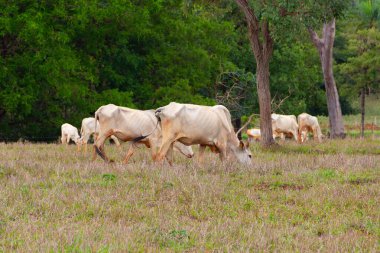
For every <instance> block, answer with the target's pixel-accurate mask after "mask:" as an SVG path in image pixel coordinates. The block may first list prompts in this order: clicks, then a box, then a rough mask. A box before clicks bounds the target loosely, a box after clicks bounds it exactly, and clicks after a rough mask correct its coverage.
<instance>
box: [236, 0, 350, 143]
mask: <svg viewBox="0 0 380 253" xmlns="http://www.w3.org/2000/svg"><path fill="white" fill-rule="evenodd" d="M235 2H236V3H237V5H238V6H239V8H240V10H241V11H242V13H243V14H244V17H245V20H246V22H247V27H248V34H249V35H248V36H249V41H250V45H251V48H252V51H253V53H254V56H255V60H256V78H257V90H258V96H259V105H260V130H261V134H262V145H263V146H270V145H272V144H273V143H274V141H273V138H272V127H271V105H270V101H271V94H270V89H269V86H270V84H269V82H270V72H269V62H270V59H271V56H272V53H273V47H274V39H279V38H281V37H284V35H285V34H286V32H287V31H294V28H295V27H299V25H302V24H306V25H310V24H314V25H315V24H318V23H320V22H321V21H324V20H333V21H332V22H330V23H331V24H330V25H329V26H326V32H329V36H328V37H326V39H328V41H331V40H332V41H333V36H332V35H333V33H332V32H335V19H334V17H336V16H339V15H340V13H341V12H342V11H343V10H344V8H343V7H345V6H346V5H347V2H346V1H344V0H335V1H328V0H318V1H310V2H308V1H292V2H291V3H289V1H285V0H284V1H271V2H267V1H263V0H260V1H259V0H258V1H253V3H251V4H250V3H249V2H248V0H235ZM315 35H316V34H315ZM318 44H319V45H320V46H321V48H322V46H323V45H322V42H321V41H320V42H318ZM330 44H331V43H330ZM330 44H329V45H330ZM326 46H327V45H326ZM330 51H331V54H328V55H327V54H326V56H328V57H325V58H326V60H325V61H326V64H327V65H326V64H323V65H324V66H327V68H325V72H326V73H328V74H329V75H328V77H329V78H330V79H329V80H328V81H329V82H330V83H331V77H332V44H331V47H330V46H329V47H328V48H327V50H326V52H327V53H330ZM330 56H331V57H330ZM329 64H330V65H329ZM330 72H331V74H330ZM332 82H333V78H332ZM333 84H334V85H333V86H332V91H333V93H332V94H333V96H332V99H330V96H328V100H329V101H330V100H331V101H335V102H334V104H333V106H335V108H338V110H337V111H338V112H337V113H336V116H333V117H335V118H337V119H339V112H340V119H341V110H340V106H338V105H339V97H338V95H337V94H338V93H337V91H336V86H335V83H333ZM334 87H335V90H334ZM327 88H330V86H326V90H327ZM327 94H331V92H330V91H328V92H327ZM328 104H329V102H328ZM331 104H332V103H331ZM329 111H330V108H329ZM340 122H342V121H340ZM332 123H333V124H334V126H335V124H337V123H339V121H337V122H336V121H333V122H332ZM342 125H343V123H342ZM338 129H340V127H339V125H338ZM335 134H336V133H335V132H334V133H333V136H335ZM337 134H338V133H337ZM343 134H344V132H343Z"/></svg>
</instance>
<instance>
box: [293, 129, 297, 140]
mask: <svg viewBox="0 0 380 253" xmlns="http://www.w3.org/2000/svg"><path fill="white" fill-rule="evenodd" d="M292 135H293V138H294V139H295V140H296V142H298V129H297V130H293V131H292Z"/></svg>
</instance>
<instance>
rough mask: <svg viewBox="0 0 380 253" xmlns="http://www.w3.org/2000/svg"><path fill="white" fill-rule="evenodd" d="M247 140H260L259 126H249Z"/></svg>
mask: <svg viewBox="0 0 380 253" xmlns="http://www.w3.org/2000/svg"><path fill="white" fill-rule="evenodd" d="M247 135H248V142H252V140H255V141H260V139H261V131H260V128H251V129H248V130H247Z"/></svg>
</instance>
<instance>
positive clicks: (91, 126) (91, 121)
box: [80, 117, 120, 153]
mask: <svg viewBox="0 0 380 253" xmlns="http://www.w3.org/2000/svg"><path fill="white" fill-rule="evenodd" d="M98 125H99V123H98ZM80 134H81V138H80V145H84V152H85V153H87V142H88V140H89V139H90V137H91V135H92V134H94V140H95V139H96V138H97V135H98V134H99V132H95V118H92V117H89V118H84V119H83V120H82V126H81V129H80ZM111 139H112V140H113V141H114V142H115V144H116V146H118V147H120V142H119V140H118V139H117V138H116V137H115V136H113V135H111Z"/></svg>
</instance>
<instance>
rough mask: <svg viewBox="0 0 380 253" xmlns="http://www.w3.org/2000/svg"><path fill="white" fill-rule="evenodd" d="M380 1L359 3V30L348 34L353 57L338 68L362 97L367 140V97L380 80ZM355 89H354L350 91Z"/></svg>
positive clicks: (362, 119) (362, 131)
mask: <svg viewBox="0 0 380 253" xmlns="http://www.w3.org/2000/svg"><path fill="white" fill-rule="evenodd" d="M379 11H380V1H360V2H359V3H358V9H357V12H356V15H357V16H356V17H357V25H356V30H354V32H351V33H350V34H347V35H346V36H347V37H348V39H349V40H348V50H349V51H351V52H352V55H351V56H350V57H349V58H348V59H347V62H345V63H342V64H340V65H339V66H338V70H339V71H340V73H341V74H343V76H344V81H345V83H346V84H348V85H350V84H351V86H353V90H355V91H356V92H355V93H360V98H361V103H360V107H361V115H362V117H361V137H362V138H364V123H365V96H366V94H367V93H368V92H369V90H370V89H371V88H372V89H373V88H378V86H379V85H378V83H379V81H380V76H379V73H378V72H379V69H380V56H379V51H380V42H379V41H380V31H379V30H378V27H379V24H380V16H379ZM351 90H352V88H351Z"/></svg>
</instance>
